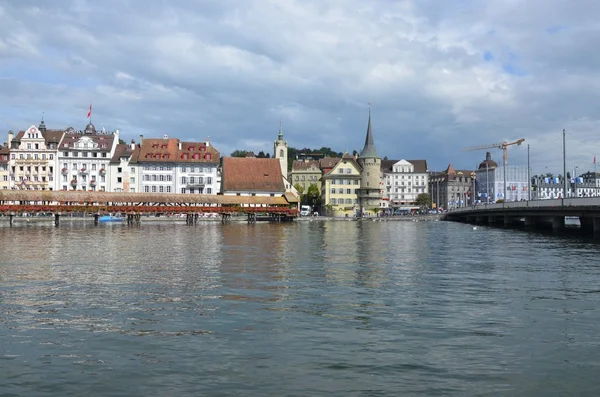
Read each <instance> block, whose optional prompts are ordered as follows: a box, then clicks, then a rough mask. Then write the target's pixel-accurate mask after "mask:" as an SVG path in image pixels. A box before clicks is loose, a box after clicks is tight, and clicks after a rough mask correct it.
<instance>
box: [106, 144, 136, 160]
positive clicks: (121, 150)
mask: <svg viewBox="0 0 600 397" xmlns="http://www.w3.org/2000/svg"><path fill="white" fill-rule="evenodd" d="M135 147H136V148H137V145H136V146H135ZM134 150H135V149H132V148H131V145H126V144H124V143H118V144H117V147H116V148H115V154H113V156H112V158H111V159H110V162H111V163H120V162H121V157H125V156H126V157H130V156H131V155H132V154H133V152H134Z"/></svg>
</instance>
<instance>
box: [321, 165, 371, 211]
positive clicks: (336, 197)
mask: <svg viewBox="0 0 600 397" xmlns="http://www.w3.org/2000/svg"><path fill="white" fill-rule="evenodd" d="M362 172H363V169H362V168H361V166H360V165H359V164H358V162H357V161H356V160H355V159H354V157H352V156H350V155H348V154H346V155H344V157H342V158H341V159H339V161H337V162H336V164H335V165H334V166H333V168H332V169H331V170H330V171H329V172H328V173H326V174H325V175H323V177H322V178H321V200H322V204H323V209H322V211H321V212H322V213H324V214H325V215H326V216H335V217H346V216H352V217H354V216H357V215H359V214H360V203H359V197H358V192H359V189H360V184H361V181H362Z"/></svg>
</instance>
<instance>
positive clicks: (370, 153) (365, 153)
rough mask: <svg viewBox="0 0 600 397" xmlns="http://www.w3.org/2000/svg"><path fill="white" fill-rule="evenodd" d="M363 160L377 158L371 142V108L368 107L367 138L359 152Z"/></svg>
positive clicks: (373, 144)
mask: <svg viewBox="0 0 600 397" xmlns="http://www.w3.org/2000/svg"><path fill="white" fill-rule="evenodd" d="M360 157H363V158H377V159H378V158H379V155H378V154H377V149H376V148H375V143H374V142H373V130H372V129H371V106H369V124H368V125H367V137H366V138H365V147H363V150H362V151H361V152H360Z"/></svg>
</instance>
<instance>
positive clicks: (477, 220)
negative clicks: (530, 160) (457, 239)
mask: <svg viewBox="0 0 600 397" xmlns="http://www.w3.org/2000/svg"><path fill="white" fill-rule="evenodd" d="M565 217H573V218H579V222H580V225H581V229H582V230H583V231H585V232H586V233H589V234H590V235H591V234H593V235H594V236H595V237H600V197H585V198H570V199H554V200H533V201H516V202H509V203H499V204H487V205H486V204H482V205H478V206H475V207H465V208H459V209H454V210H451V211H449V212H448V213H447V214H446V215H445V216H444V218H443V220H448V221H454V222H468V223H474V224H483V225H498V226H509V225H514V226H523V227H525V228H552V229H553V230H557V231H558V230H562V229H564V227H565Z"/></svg>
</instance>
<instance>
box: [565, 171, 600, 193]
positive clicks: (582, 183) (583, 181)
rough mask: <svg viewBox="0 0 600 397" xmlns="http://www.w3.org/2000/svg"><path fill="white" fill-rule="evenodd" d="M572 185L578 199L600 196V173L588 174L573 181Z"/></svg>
mask: <svg viewBox="0 0 600 397" xmlns="http://www.w3.org/2000/svg"><path fill="white" fill-rule="evenodd" d="M571 185H572V189H573V191H575V195H576V196H577V197H599V196H600V173H599V172H589V171H588V172H586V173H585V174H581V175H578V176H576V178H573V179H572V180H571Z"/></svg>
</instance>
